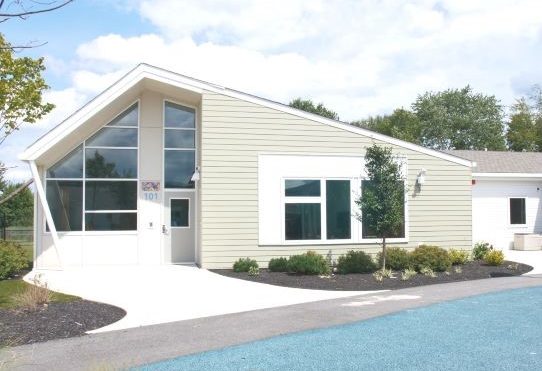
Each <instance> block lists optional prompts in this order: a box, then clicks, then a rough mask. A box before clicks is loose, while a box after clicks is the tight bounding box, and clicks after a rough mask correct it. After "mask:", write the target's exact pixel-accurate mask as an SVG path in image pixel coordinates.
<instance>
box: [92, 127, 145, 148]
mask: <svg viewBox="0 0 542 371" xmlns="http://www.w3.org/2000/svg"><path fill="white" fill-rule="evenodd" d="M85 144H86V145H87V146H94V147H137V129H125V128H114V127H112V128H111V127H107V126H106V127H103V128H101V129H100V130H98V132H97V133H96V134H94V135H93V136H91V137H90V138H89V139H87V141H86V142H85Z"/></svg>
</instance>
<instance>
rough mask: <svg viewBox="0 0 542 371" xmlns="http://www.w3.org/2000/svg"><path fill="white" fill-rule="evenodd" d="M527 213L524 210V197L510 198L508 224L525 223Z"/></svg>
mask: <svg viewBox="0 0 542 371" xmlns="http://www.w3.org/2000/svg"><path fill="white" fill-rule="evenodd" d="M526 223H527V215H526V211H525V199H524V198H511V199H510V224H526Z"/></svg>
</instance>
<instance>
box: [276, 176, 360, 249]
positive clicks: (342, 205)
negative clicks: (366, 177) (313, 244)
mask: <svg viewBox="0 0 542 371" xmlns="http://www.w3.org/2000/svg"><path fill="white" fill-rule="evenodd" d="M324 186H325V191H324V192H322V189H323V187H324ZM284 196H285V205H284V223H285V239H286V240H322V239H326V240H349V239H351V237H352V236H351V224H352V222H351V215H350V180H322V179H286V180H285V181H284ZM324 202H325V209H323V207H322V204H323V203H324ZM322 213H324V215H322ZM324 226H325V228H326V232H325V233H322V231H323V230H324Z"/></svg>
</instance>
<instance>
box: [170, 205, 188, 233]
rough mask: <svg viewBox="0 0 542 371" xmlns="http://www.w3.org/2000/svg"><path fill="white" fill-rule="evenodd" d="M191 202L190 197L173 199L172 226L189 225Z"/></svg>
mask: <svg viewBox="0 0 542 371" xmlns="http://www.w3.org/2000/svg"><path fill="white" fill-rule="evenodd" d="M188 215H189V202H188V199H173V200H171V226H172V227H188V226H189V222H188Z"/></svg>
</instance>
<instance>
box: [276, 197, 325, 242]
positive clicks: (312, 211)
mask: <svg viewBox="0 0 542 371" xmlns="http://www.w3.org/2000/svg"><path fill="white" fill-rule="evenodd" d="M285 209H286V218H285V220H286V223H285V224H286V226H285V230H286V239H287V240H319V239H320V238H321V237H322V234H321V231H320V230H321V226H320V225H321V219H320V204H301V203H300V204H286V205H285Z"/></svg>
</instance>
